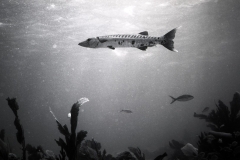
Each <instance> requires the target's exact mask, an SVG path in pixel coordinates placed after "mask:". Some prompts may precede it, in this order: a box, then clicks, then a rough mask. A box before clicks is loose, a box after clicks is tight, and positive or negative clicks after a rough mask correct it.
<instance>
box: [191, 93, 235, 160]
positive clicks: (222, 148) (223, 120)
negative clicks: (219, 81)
mask: <svg viewBox="0 0 240 160" xmlns="http://www.w3.org/2000/svg"><path fill="white" fill-rule="evenodd" d="M215 106H216V110H212V111H211V112H210V113H209V114H208V115H204V114H197V113H194V117H196V118H199V119H204V120H205V121H206V122H208V123H209V124H208V125H207V127H209V128H211V131H209V132H208V133H206V132H202V133H201V134H200V136H199V140H198V154H200V153H202V154H203V153H204V156H203V157H204V158H206V159H207V160H209V159H218V160H226V159H229V160H239V159H240V145H239V144H240V115H239V111H240V94H239V93H238V92H236V93H235V94H234V95H233V99H232V101H231V102H230V107H228V106H226V105H225V104H224V103H223V102H222V101H221V100H219V101H218V104H216V103H215Z"/></svg>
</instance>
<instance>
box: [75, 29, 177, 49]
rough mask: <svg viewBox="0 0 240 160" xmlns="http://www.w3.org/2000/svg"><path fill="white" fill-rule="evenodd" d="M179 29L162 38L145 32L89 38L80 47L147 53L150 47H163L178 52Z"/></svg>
mask: <svg viewBox="0 0 240 160" xmlns="http://www.w3.org/2000/svg"><path fill="white" fill-rule="evenodd" d="M178 28H179V27H178ZM178 28H175V29H173V30H171V31H170V32H168V33H166V34H165V35H164V36H161V37H151V36H148V32H147V31H144V32H141V33H139V34H138V35H130V34H117V35H108V36H99V37H96V38H88V39H87V40H86V41H83V42H80V43H79V44H78V45H80V46H82V47H87V48H110V49H115V48H119V47H135V48H138V49H140V50H143V51H146V49H147V48H148V47H153V46H156V45H157V44H160V45H163V46H164V47H166V48H167V49H169V50H171V51H174V52H178V51H177V50H176V49H174V42H173V39H174V38H175V33H176V31H177V29H178Z"/></svg>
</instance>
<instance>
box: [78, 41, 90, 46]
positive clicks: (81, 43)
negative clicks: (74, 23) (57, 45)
mask: <svg viewBox="0 0 240 160" xmlns="http://www.w3.org/2000/svg"><path fill="white" fill-rule="evenodd" d="M78 45H79V46H82V47H89V44H88V42H86V41H83V42H80V43H78Z"/></svg>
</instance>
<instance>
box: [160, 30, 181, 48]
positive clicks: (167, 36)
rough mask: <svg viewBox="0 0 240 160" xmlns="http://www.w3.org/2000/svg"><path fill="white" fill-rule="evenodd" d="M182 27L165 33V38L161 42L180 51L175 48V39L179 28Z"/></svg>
mask: <svg viewBox="0 0 240 160" xmlns="http://www.w3.org/2000/svg"><path fill="white" fill-rule="evenodd" d="M180 27H181V26H180ZM180 27H177V28H174V29H173V30H171V31H170V32H168V33H167V34H165V35H164V36H163V37H164V40H163V42H162V43H161V44H162V45H163V46H164V47H166V48H167V49H169V50H171V51H174V52H178V51H177V50H176V49H174V42H173V39H174V38H175V33H176V31H177V29H179V28H180Z"/></svg>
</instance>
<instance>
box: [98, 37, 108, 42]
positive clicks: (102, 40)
mask: <svg viewBox="0 0 240 160" xmlns="http://www.w3.org/2000/svg"><path fill="white" fill-rule="evenodd" d="M97 39H98V40H99V42H101V43H104V42H107V41H108V40H106V39H102V38H101V39H100V38H99V37H97Z"/></svg>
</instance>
